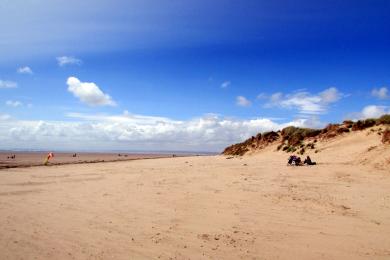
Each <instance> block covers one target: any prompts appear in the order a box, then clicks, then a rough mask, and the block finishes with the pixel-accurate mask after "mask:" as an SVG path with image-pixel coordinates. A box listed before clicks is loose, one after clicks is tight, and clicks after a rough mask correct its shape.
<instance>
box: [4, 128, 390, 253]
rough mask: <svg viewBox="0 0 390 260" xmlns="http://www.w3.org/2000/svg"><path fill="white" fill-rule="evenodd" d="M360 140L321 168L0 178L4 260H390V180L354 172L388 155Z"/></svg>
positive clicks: (93, 171) (67, 170) (247, 165)
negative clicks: (367, 158) (373, 158)
mask: <svg viewBox="0 0 390 260" xmlns="http://www.w3.org/2000/svg"><path fill="white" fill-rule="evenodd" d="M363 135H364V136H366V135H367V133H364V132H362V133H359V134H355V135H351V136H350V137H346V138H342V139H337V138H336V139H335V140H332V141H330V142H328V143H324V144H323V145H322V146H321V149H322V150H323V151H322V152H320V153H318V154H315V155H313V156H312V157H313V159H316V160H317V161H318V162H319V164H318V165H317V166H306V167H304V166H302V167H291V166H290V167H288V166H286V153H282V152H275V151H274V149H275V148H274V147H269V148H268V149H266V150H265V151H263V152H261V153H259V154H253V155H250V156H244V157H234V158H231V159H227V158H230V157H226V156H206V157H182V158H161V159H154V160H136V161H125V162H113V163H94V164H79V165H62V166H53V167H32V168H17V169H5V170H2V171H0V186H1V191H0V228H1V230H2V232H1V235H0V258H1V259H389V258H390V249H389V248H390V236H389V234H390V195H389V190H390V172H389V170H388V168H386V167H382V166H383V165H382V164H380V163H379V161H375V160H374V161H373V164H367V163H366V161H365V160H364V159H362V160H361V161H358V162H356V161H351V158H361V156H363V155H365V154H367V153H366V152H365V153H362V151H367V150H370V152H371V153H370V154H369V155H367V156H369V157H370V156H371V157H377V158H379V157H380V156H375V155H374V153H377V154H381V156H382V157H380V158H385V159H386V158H387V156H388V153H389V149H388V146H381V145H380V142H379V140H378V138H377V137H375V136H374V135H372V137H371V136H366V138H365V139H364V140H365V141H364V142H363V143H362V142H360V143H357V144H356V145H351V144H352V143H353V142H354V141H356V140H359V139H362V138H361V136H363ZM377 140H378V141H377ZM347 144H350V145H347ZM372 147H374V148H372ZM381 149H383V150H381ZM335 151H339V152H338V153H335ZM347 153H349V156H344V155H345V154H347ZM359 156H360V157H359ZM365 156H366V155H365ZM388 157H389V158H390V156H388ZM378 160H379V159H378Z"/></svg>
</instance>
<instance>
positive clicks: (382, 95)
mask: <svg viewBox="0 0 390 260" xmlns="http://www.w3.org/2000/svg"><path fill="white" fill-rule="evenodd" d="M371 95H372V96H374V97H376V98H379V99H388V98H390V95H389V91H388V89H387V88H386V87H382V88H379V89H376V88H374V89H373V90H372V91H371Z"/></svg>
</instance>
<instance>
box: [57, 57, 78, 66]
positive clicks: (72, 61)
mask: <svg viewBox="0 0 390 260" xmlns="http://www.w3.org/2000/svg"><path fill="white" fill-rule="evenodd" d="M56 59H57V63H58V66H60V67H63V66H66V65H81V64H82V63H83V62H82V60H80V59H78V58H76V57H73V56H60V57H57V58H56Z"/></svg>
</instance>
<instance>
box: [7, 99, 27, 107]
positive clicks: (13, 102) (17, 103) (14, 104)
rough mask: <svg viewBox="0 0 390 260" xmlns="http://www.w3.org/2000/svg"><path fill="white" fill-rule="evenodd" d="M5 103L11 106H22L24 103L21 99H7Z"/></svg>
mask: <svg viewBox="0 0 390 260" xmlns="http://www.w3.org/2000/svg"><path fill="white" fill-rule="evenodd" d="M5 104H6V105H7V106H9V107H20V106H22V105H23V103H22V102H20V101H14V100H7V101H6V102H5Z"/></svg>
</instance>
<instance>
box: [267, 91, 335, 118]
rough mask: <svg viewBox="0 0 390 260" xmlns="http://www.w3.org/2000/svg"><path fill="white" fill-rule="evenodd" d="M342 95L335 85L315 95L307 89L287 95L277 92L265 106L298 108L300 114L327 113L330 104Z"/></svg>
mask: <svg viewBox="0 0 390 260" xmlns="http://www.w3.org/2000/svg"><path fill="white" fill-rule="evenodd" d="M341 97H342V94H341V93H340V92H339V91H338V90H337V89H336V88H334V87H332V88H328V89H326V90H324V91H322V92H320V93H318V94H315V95H313V94H310V93H309V92H306V91H298V92H295V93H292V94H286V95H285V94H283V93H281V92H277V93H274V94H272V95H271V96H269V102H268V103H266V104H265V106H266V107H281V108H287V109H297V110H298V111H299V113H300V114H306V115H318V114H324V113H326V112H327V110H328V107H329V105H330V104H331V103H335V102H337V101H338V100H339V99H340V98H341Z"/></svg>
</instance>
